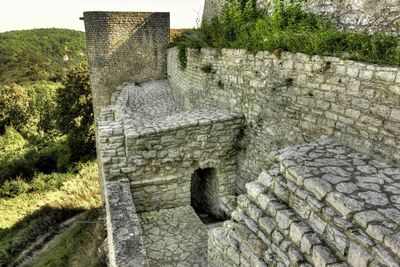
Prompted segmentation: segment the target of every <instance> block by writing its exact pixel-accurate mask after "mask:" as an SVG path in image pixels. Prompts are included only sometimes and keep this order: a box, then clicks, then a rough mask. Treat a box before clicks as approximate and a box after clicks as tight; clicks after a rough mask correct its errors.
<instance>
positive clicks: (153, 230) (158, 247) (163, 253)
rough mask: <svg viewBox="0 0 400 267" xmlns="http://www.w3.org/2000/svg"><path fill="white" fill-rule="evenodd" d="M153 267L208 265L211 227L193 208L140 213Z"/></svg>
mask: <svg viewBox="0 0 400 267" xmlns="http://www.w3.org/2000/svg"><path fill="white" fill-rule="evenodd" d="M139 217H140V222H141V224H142V228H143V240H144V244H145V247H146V251H147V256H148V260H149V265H150V266H152V267H167V266H170V267H177V266H182V267H184V266H187V267H192V266H197V267H206V266H207V226H206V225H204V224H203V223H202V222H201V221H200V219H199V217H197V215H196V213H195V212H194V210H193V208H192V207H178V208H172V209H163V210H160V211H152V212H143V213H140V214H139Z"/></svg>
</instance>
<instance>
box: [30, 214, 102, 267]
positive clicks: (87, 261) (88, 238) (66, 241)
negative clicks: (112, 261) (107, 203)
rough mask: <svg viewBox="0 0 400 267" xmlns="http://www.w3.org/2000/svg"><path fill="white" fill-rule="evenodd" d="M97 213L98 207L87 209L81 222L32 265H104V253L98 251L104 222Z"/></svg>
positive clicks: (92, 266) (36, 266)
mask: <svg viewBox="0 0 400 267" xmlns="http://www.w3.org/2000/svg"><path fill="white" fill-rule="evenodd" d="M99 215H101V211H100V210H99V209H94V210H91V211H89V212H88V214H87V215H86V216H84V217H83V218H82V220H83V222H82V221H78V222H77V223H75V224H74V225H73V226H71V227H70V229H68V230H67V232H66V233H65V234H64V235H63V236H61V238H60V239H59V240H57V241H56V242H55V244H53V245H52V246H50V248H49V249H48V251H46V253H45V254H43V255H41V256H40V257H39V258H38V259H37V260H36V261H35V262H34V263H33V264H32V266H33V267H47V266H66V267H67V266H68V267H71V266H84V267H95V266H106V265H105V255H103V254H101V253H100V255H99V253H98V249H99V247H100V246H101V245H102V243H103V241H104V238H105V229H104V224H103V223H102V222H99V221H98V217H99Z"/></svg>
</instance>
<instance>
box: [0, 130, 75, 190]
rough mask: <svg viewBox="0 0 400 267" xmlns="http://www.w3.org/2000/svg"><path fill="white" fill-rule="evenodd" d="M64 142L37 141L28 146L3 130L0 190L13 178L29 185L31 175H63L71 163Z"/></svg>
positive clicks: (62, 140)
mask: <svg viewBox="0 0 400 267" xmlns="http://www.w3.org/2000/svg"><path fill="white" fill-rule="evenodd" d="M65 139H66V137H64V138H58V139H54V138H49V139H46V138H41V139H40V140H39V142H36V143H34V142H31V143H29V142H28V141H27V140H26V139H25V138H24V137H23V136H22V135H21V134H20V133H19V132H18V131H16V130H15V129H13V128H12V127H7V128H6V132H5V134H4V135H2V136H0V186H1V185H2V183H4V182H5V181H6V180H13V179H15V178H17V177H20V178H22V179H24V180H25V181H29V180H30V179H31V178H32V177H33V176H34V174H35V172H44V173H51V172H54V171H59V172H65V171H67V170H68V168H69V166H70V164H71V161H70V158H71V152H70V148H69V146H68V145H67V143H66V140H65Z"/></svg>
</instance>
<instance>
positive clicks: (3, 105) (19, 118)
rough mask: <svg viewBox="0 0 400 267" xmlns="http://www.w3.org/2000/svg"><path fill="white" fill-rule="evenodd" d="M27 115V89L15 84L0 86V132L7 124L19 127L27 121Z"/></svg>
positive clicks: (28, 111) (28, 109) (2, 131)
mask: <svg viewBox="0 0 400 267" xmlns="http://www.w3.org/2000/svg"><path fill="white" fill-rule="evenodd" d="M29 117H30V107H29V97H28V93H27V91H26V90H25V89H24V88H23V87H22V86H20V85H17V84H12V85H4V86H0V133H4V131H5V128H6V126H9V125H13V126H14V128H15V129H20V128H21V127H22V126H24V125H25V124H26V123H27V121H28V120H29Z"/></svg>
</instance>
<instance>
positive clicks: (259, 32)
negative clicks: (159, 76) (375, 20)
mask: <svg viewBox="0 0 400 267" xmlns="http://www.w3.org/2000/svg"><path fill="white" fill-rule="evenodd" d="M188 36H197V37H199V38H200V39H201V40H198V39H196V38H188ZM174 45H176V46H178V48H179V52H180V55H179V57H180V60H181V66H182V67H184V66H183V65H182V62H183V61H184V60H183V59H184V55H183V54H182V53H181V51H186V48H189V47H190V48H196V49H199V48H202V47H215V48H244V49H247V50H248V51H251V52H254V53H255V52H257V51H262V50H265V51H270V52H274V51H277V50H279V51H290V52H294V53H296V52H301V53H307V54H310V55H315V54H319V55H329V56H338V57H342V58H346V59H354V60H360V61H367V62H372V63H381V64H395V65H399V64H400V36H388V35H386V34H384V33H376V34H373V35H368V34H364V33H351V32H343V31H339V30H338V29H337V28H336V27H335V26H334V25H333V24H332V23H331V22H329V21H327V20H326V19H323V18H321V17H319V16H317V15H314V14H306V13H304V12H302V11H301V10H300V8H299V6H298V5H296V4H291V5H287V6H283V5H282V4H279V3H278V4H277V6H276V8H275V10H274V12H273V14H272V15H268V14H267V13H266V11H264V10H259V9H256V8H255V5H254V1H252V0H247V1H246V0H240V1H239V0H229V1H228V2H227V3H226V5H225V6H224V8H223V10H222V12H221V13H220V15H219V16H217V17H215V18H214V19H212V20H211V21H210V22H209V23H204V24H203V25H202V26H201V27H200V28H199V29H193V30H189V31H187V32H185V33H184V34H182V37H181V38H177V39H176V40H175V44H174ZM181 57H182V59H181Z"/></svg>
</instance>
